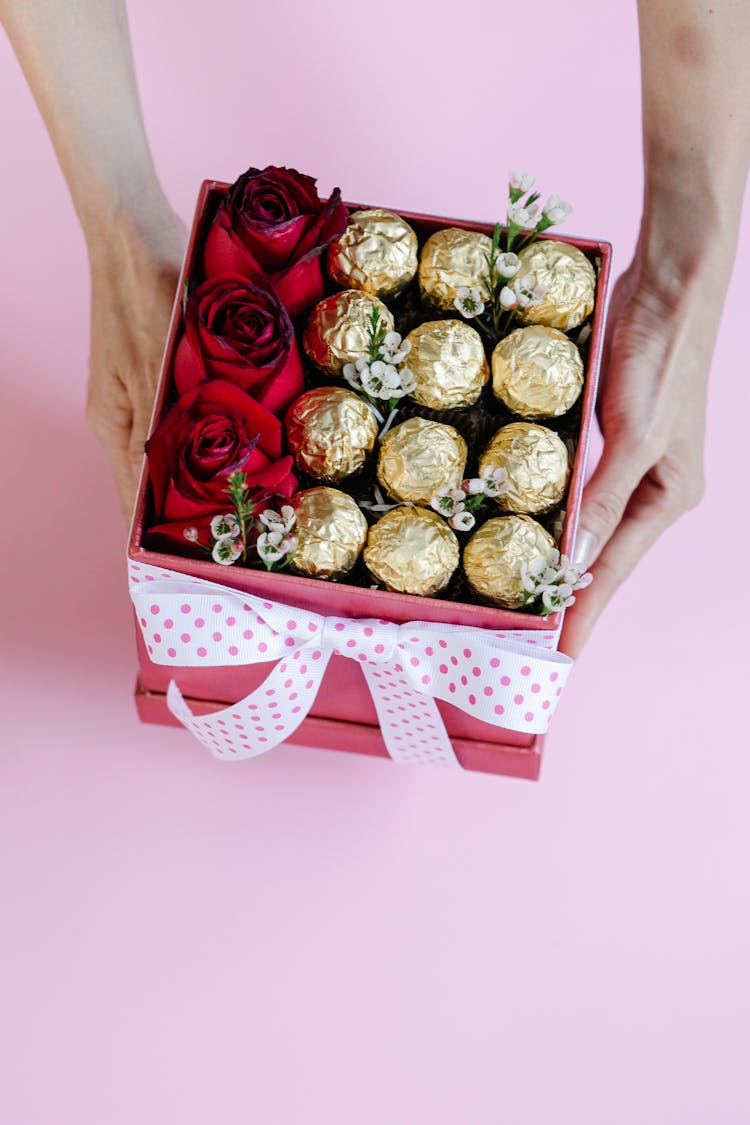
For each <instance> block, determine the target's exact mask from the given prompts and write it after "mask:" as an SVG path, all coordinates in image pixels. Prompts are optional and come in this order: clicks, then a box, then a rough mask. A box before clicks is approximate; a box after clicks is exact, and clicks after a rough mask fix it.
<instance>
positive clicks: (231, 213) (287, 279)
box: [203, 165, 348, 317]
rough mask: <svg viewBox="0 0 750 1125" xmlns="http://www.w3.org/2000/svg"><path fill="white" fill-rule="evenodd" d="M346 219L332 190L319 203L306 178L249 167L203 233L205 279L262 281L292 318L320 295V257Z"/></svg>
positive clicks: (338, 195) (286, 170)
mask: <svg viewBox="0 0 750 1125" xmlns="http://www.w3.org/2000/svg"><path fill="white" fill-rule="evenodd" d="M347 220H348V214H347V210H346V207H345V206H344V204H343V203H342V201H341V192H340V191H339V189H338V188H335V189H334V191H333V192H332V194H331V197H330V199H329V200H328V202H327V203H322V202H321V200H320V198H319V196H318V192H317V189H316V187H315V180H314V179H312V177H310V176H303V175H302V174H301V173H300V172H296V171H295V170H294V169H293V168H276V167H274V166H273V165H271V166H269V167H268V168H265V169H264V170H263V171H260V170H259V169H258V168H249V169H248V171H247V172H245V173H244V175H242V176H240V178H239V179H238V180H237V181H236V182H235V183H234V184H232V186H231V187H230V189H229V191H228V193H227V195H226V196H225V197H224V199H223V200H222V202H221V204H220V205H219V210H218V212H217V215H216V218H215V219H214V222H213V224H212V226H211V228H210V229H209V232H208V235H207V237H206V245H205V248H204V253H203V265H204V269H205V272H206V276H207V277H212V276H214V275H215V274H219V273H239V274H242V275H243V276H245V277H260V276H265V277H267V278H269V280H270V281H271V282H272V284H273V287H274V289H275V290H276V292H277V293H278V294H279V296H280V297H281V300H282V301H283V302H284V304H285V305H286V307H287V308H288V310H289V312H290V314H291V316H292V317H297V316H298V315H300V314H302V313H304V312H306V311H307V310H308V309H310V308H312V306H313V305H314V304H315V303H316V302H317V301H319V300H321V298H322V297H323V296H324V294H325V281H324V274H323V267H322V261H321V254H322V251H323V250H324V249H325V247H326V246H327V245H328V243H329V242H331V241H332V240H333V239H334V238H337V237H338V236H339V235H340V234H343V233H344V231H345V229H346V224H347Z"/></svg>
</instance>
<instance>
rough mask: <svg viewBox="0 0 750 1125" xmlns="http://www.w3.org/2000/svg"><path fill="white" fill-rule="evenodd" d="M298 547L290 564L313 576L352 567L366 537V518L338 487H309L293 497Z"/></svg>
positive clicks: (329, 575) (299, 572) (337, 573)
mask: <svg viewBox="0 0 750 1125" xmlns="http://www.w3.org/2000/svg"><path fill="white" fill-rule="evenodd" d="M294 510H295V513H296V516H297V522H296V524H295V527H294V533H295V535H296V536H297V547H296V549H295V552H294V555H293V556H292V561H291V564H290V568H291V569H292V570H293V571H295V572H296V573H297V574H305V575H307V576H308V577H310V578H335V577H336V576H337V575H339V574H346V573H347V571H349V570H351V569H352V567H353V566H354V564H355V563H356V561H357V559H358V558H359V555H360V552H361V550H362V548H363V547H364V545H365V540H366V539H367V520H366V519H365V517H364V516H363V515H362V513H361V511H360V510H359V508H358V507H357V505H356V503H355V502H354V500H352V498H351V496H347V494H346V493H345V492H340V491H339V490H338V489H337V488H324V487H321V488H308V489H307V490H306V491H305V492H300V493H298V494H297V496H296V497H295V498H294Z"/></svg>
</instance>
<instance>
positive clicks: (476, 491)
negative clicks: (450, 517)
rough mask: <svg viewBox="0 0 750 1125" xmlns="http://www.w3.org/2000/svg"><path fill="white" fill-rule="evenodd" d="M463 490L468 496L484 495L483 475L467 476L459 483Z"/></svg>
mask: <svg viewBox="0 0 750 1125" xmlns="http://www.w3.org/2000/svg"><path fill="white" fill-rule="evenodd" d="M461 487H462V488H463V490H464V492H467V493H468V494H469V496H480V495H481V496H483V495H484V477H467V479H466V480H465V481H464V482H463V484H462V485H461Z"/></svg>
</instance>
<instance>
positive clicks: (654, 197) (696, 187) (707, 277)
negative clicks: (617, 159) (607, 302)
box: [632, 159, 744, 308]
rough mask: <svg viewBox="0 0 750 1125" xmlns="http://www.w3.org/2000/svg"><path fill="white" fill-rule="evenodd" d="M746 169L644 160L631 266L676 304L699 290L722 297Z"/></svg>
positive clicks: (669, 302)
mask: <svg viewBox="0 0 750 1125" xmlns="http://www.w3.org/2000/svg"><path fill="white" fill-rule="evenodd" d="M743 191H744V172H740V170H739V169H729V168H721V167H716V168H713V169H711V170H705V169H703V168H702V167H701V166H700V164H699V162H697V161H696V162H694V163H692V164H691V166H690V168H689V169H683V168H681V161H680V160H678V159H675V160H674V161H672V162H671V163H669V164H668V166H667V165H665V163H664V162H663V161H662V160H652V161H650V162H649V161H647V166H646V176H645V183H644V200H643V216H642V220H641V228H640V232H639V236H638V243H637V247H636V252H635V256H634V259H633V265H632V269H633V270H634V271H635V273H636V275H637V277H638V279H639V280H640V281H641V282H643V283H645V284H647V285H648V287H649V288H650V289H651V290H652V291H653V293H654V295H655V296H657V297H659V298H660V299H662V300H663V301H664V303H665V304H667V305H669V306H670V307H672V308H674V307H675V306H677V305H682V304H684V303H685V299H687V298H688V297H689V295H690V293H691V292H694V291H696V290H699V289H702V290H704V292H709V293H712V294H714V295H719V294H720V295H721V296H722V297H723V294H724V291H725V290H726V286H727V284H728V282H729V278H730V276H731V272H732V266H733V263H734V257H735V252H736V247H737V239H738V234H739V222H740V217H741V211H742V196H743Z"/></svg>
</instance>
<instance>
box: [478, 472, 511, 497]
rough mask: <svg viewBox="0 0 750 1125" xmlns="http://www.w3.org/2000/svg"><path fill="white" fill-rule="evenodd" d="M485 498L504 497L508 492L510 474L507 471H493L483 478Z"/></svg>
mask: <svg viewBox="0 0 750 1125" xmlns="http://www.w3.org/2000/svg"><path fill="white" fill-rule="evenodd" d="M482 482H483V484H484V494H485V496H502V495H503V493H504V492H507V491H508V487H509V485H508V474H507V472H506V471H505V469H493V470H491V471H489V472H486V473H484V475H483V476H482Z"/></svg>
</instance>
